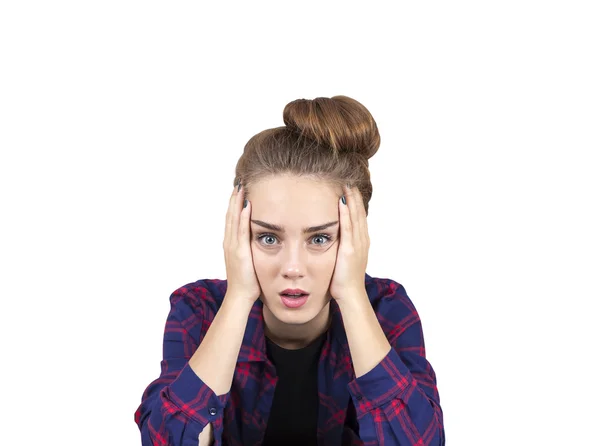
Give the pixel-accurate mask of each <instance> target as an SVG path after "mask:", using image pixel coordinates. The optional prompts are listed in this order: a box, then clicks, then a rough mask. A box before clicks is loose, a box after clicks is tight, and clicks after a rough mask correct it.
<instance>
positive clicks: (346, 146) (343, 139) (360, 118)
mask: <svg viewBox="0 0 600 446" xmlns="http://www.w3.org/2000/svg"><path fill="white" fill-rule="evenodd" d="M283 122H284V123H285V125H286V126H287V127H288V128H289V129H291V130H293V131H295V132H298V133H300V134H301V135H302V136H303V137H306V138H309V139H311V140H314V141H316V142H317V143H318V144H321V145H324V146H328V147H330V148H331V149H333V151H334V152H335V153H336V154H339V153H345V152H354V153H358V154H360V155H362V156H364V157H365V158H367V159H369V158H371V157H372V156H373V155H375V153H376V152H377V149H378V148H379V143H380V138H379V130H378V129H377V124H376V123H375V120H374V119H373V116H371V113H369V110H367V108H366V107H365V106H364V105H362V104H361V103H360V102H358V101H356V100H355V99H352V98H349V97H347V96H333V97H331V98H322V97H321V98H316V99H297V100H295V101H292V102H290V103H289V104H287V105H286V106H285V109H284V110H283Z"/></svg>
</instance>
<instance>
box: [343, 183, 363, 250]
mask: <svg viewBox="0 0 600 446" xmlns="http://www.w3.org/2000/svg"><path fill="white" fill-rule="evenodd" d="M344 187H345V188H346V202H347V203H348V211H349V214H350V222H351V224H352V235H353V238H354V239H356V240H360V224H359V222H358V215H357V214H358V210H357V209H356V194H355V193H354V191H355V190H356V188H349V187H348V185H345V186H344Z"/></svg>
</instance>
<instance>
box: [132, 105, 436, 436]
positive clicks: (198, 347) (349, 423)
mask: <svg viewBox="0 0 600 446" xmlns="http://www.w3.org/2000/svg"><path fill="white" fill-rule="evenodd" d="M283 119H284V123H285V126H284V127H279V128H274V129H270V130H265V131H263V132H261V133H258V134H257V135H255V136H254V137H253V138H251V139H250V141H249V142H248V143H247V144H246V147H245V148H244V153H243V155H242V156H241V158H240V159H239V161H238V163H237V166H236V180H235V182H234V189H233V192H232V194H231V197H230V200H229V209H228V211H227V216H226V226H225V236H224V241H223V249H224V254H225V264H226V271H227V280H218V279H204V280H199V281H197V282H194V283H190V284H187V285H185V286H183V287H181V288H179V289H177V290H176V291H175V292H173V294H172V295H171V298H170V301H171V311H170V312H169V315H168V318H167V322H166V327H165V334H164V345H163V361H162V362H161V374H160V376H159V377H158V378H157V379H156V380H154V381H153V382H152V383H150V384H149V385H148V387H147V388H146V390H145V392H144V394H143V397H142V402H141V405H140V406H139V408H138V409H137V411H136V413H135V421H136V423H137V424H138V426H139V428H140V430H141V435H142V444H143V445H148V446H150V445H155V446H156V445H197V444H201V445H202V444H214V445H286V446H289V445H297V444H298V445H300V444H301V445H304V446H306V445H317V444H318V445H325V446H330V445H342V444H344V445H359V444H365V445H384V444H385V445H403V446H404V445H407V446H408V445H419V446H425V445H443V444H444V443H445V439H444V426H443V414H442V409H441V407H440V398H439V394H438V390H437V387H436V383H437V382H436V375H435V372H434V370H433V368H432V367H431V365H430V363H429V362H428V361H427V359H426V357H425V347H424V340H423V331H422V326H421V321H420V319H419V315H418V314H417V311H416V309H415V307H414V306H413V304H412V302H411V300H410V299H409V298H408V296H407V294H406V291H405V289H404V287H403V286H402V285H401V284H399V283H397V282H395V281H393V280H391V279H380V278H375V277H371V276H369V275H368V274H366V266H367V257H368V251H369V244H370V242H369V235H368V230H367V214H368V207H369V200H370V199H371V193H372V186H371V181H370V175H369V169H368V165H369V163H368V159H369V158H370V157H371V156H373V155H374V154H375V152H377V149H378V148H379V131H378V130H377V125H376V124H375V121H374V120H373V117H372V116H371V114H370V113H369V111H368V110H367V109H366V108H365V107H364V106H363V105H362V104H360V103H359V102H357V101H355V100H354V99H351V98H348V97H345V96H335V97H332V98H317V99H314V100H305V99H301V100H297V101H293V102H291V103H289V104H288V105H287V106H286V107H285V109H284V112H283Z"/></svg>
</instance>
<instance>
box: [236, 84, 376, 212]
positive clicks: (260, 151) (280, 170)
mask: <svg viewBox="0 0 600 446" xmlns="http://www.w3.org/2000/svg"><path fill="white" fill-rule="evenodd" d="M283 122H284V123H285V126H284V127H277V128H273V129H269V130H264V131H262V132H260V133H258V134H256V135H254V136H253V137H252V138H250V140H249V141H248V142H247V143H246V146H245V147H244V153H243V154H242V156H241V157H240V159H239V161H238V163H237V165H236V168H235V174H236V176H235V180H234V181H236V180H237V179H240V180H241V181H242V184H243V185H244V188H245V190H246V194H245V195H246V196H248V193H249V191H250V189H251V187H252V184H254V183H257V182H258V181H260V180H261V179H263V178H265V177H270V176H273V175H279V174H290V175H295V176H308V177H312V178H315V179H318V180H322V181H326V182H328V183H330V184H332V185H334V186H337V187H338V188H340V189H341V188H342V186H343V184H345V183H348V184H350V185H351V186H353V187H354V186H356V187H357V188H358V189H359V191H360V193H361V194H362V197H363V201H364V205H365V210H366V211H367V215H368V213H369V201H370V200H371V195H372V193H373V186H372V184H371V177H370V173H369V161H368V159H369V158H371V157H372V156H373V155H375V153H376V152H377V149H378V148H379V143H380V138H379V131H378V129H377V124H375V120H374V119H373V117H372V116H371V113H369V111H368V110H367V109H366V107H365V106H364V105H362V104H361V103H360V102H358V101H356V100H354V99H352V98H349V97H347V96H333V97H332V98H322V97H321V98H316V99H298V100H296V101H292V102H290V103H289V104H287V105H286V106H285V109H284V110H283Z"/></svg>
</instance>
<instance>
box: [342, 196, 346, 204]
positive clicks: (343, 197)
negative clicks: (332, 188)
mask: <svg viewBox="0 0 600 446" xmlns="http://www.w3.org/2000/svg"><path fill="white" fill-rule="evenodd" d="M342 203H344V204H346V197H345V196H343V195H342Z"/></svg>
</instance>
